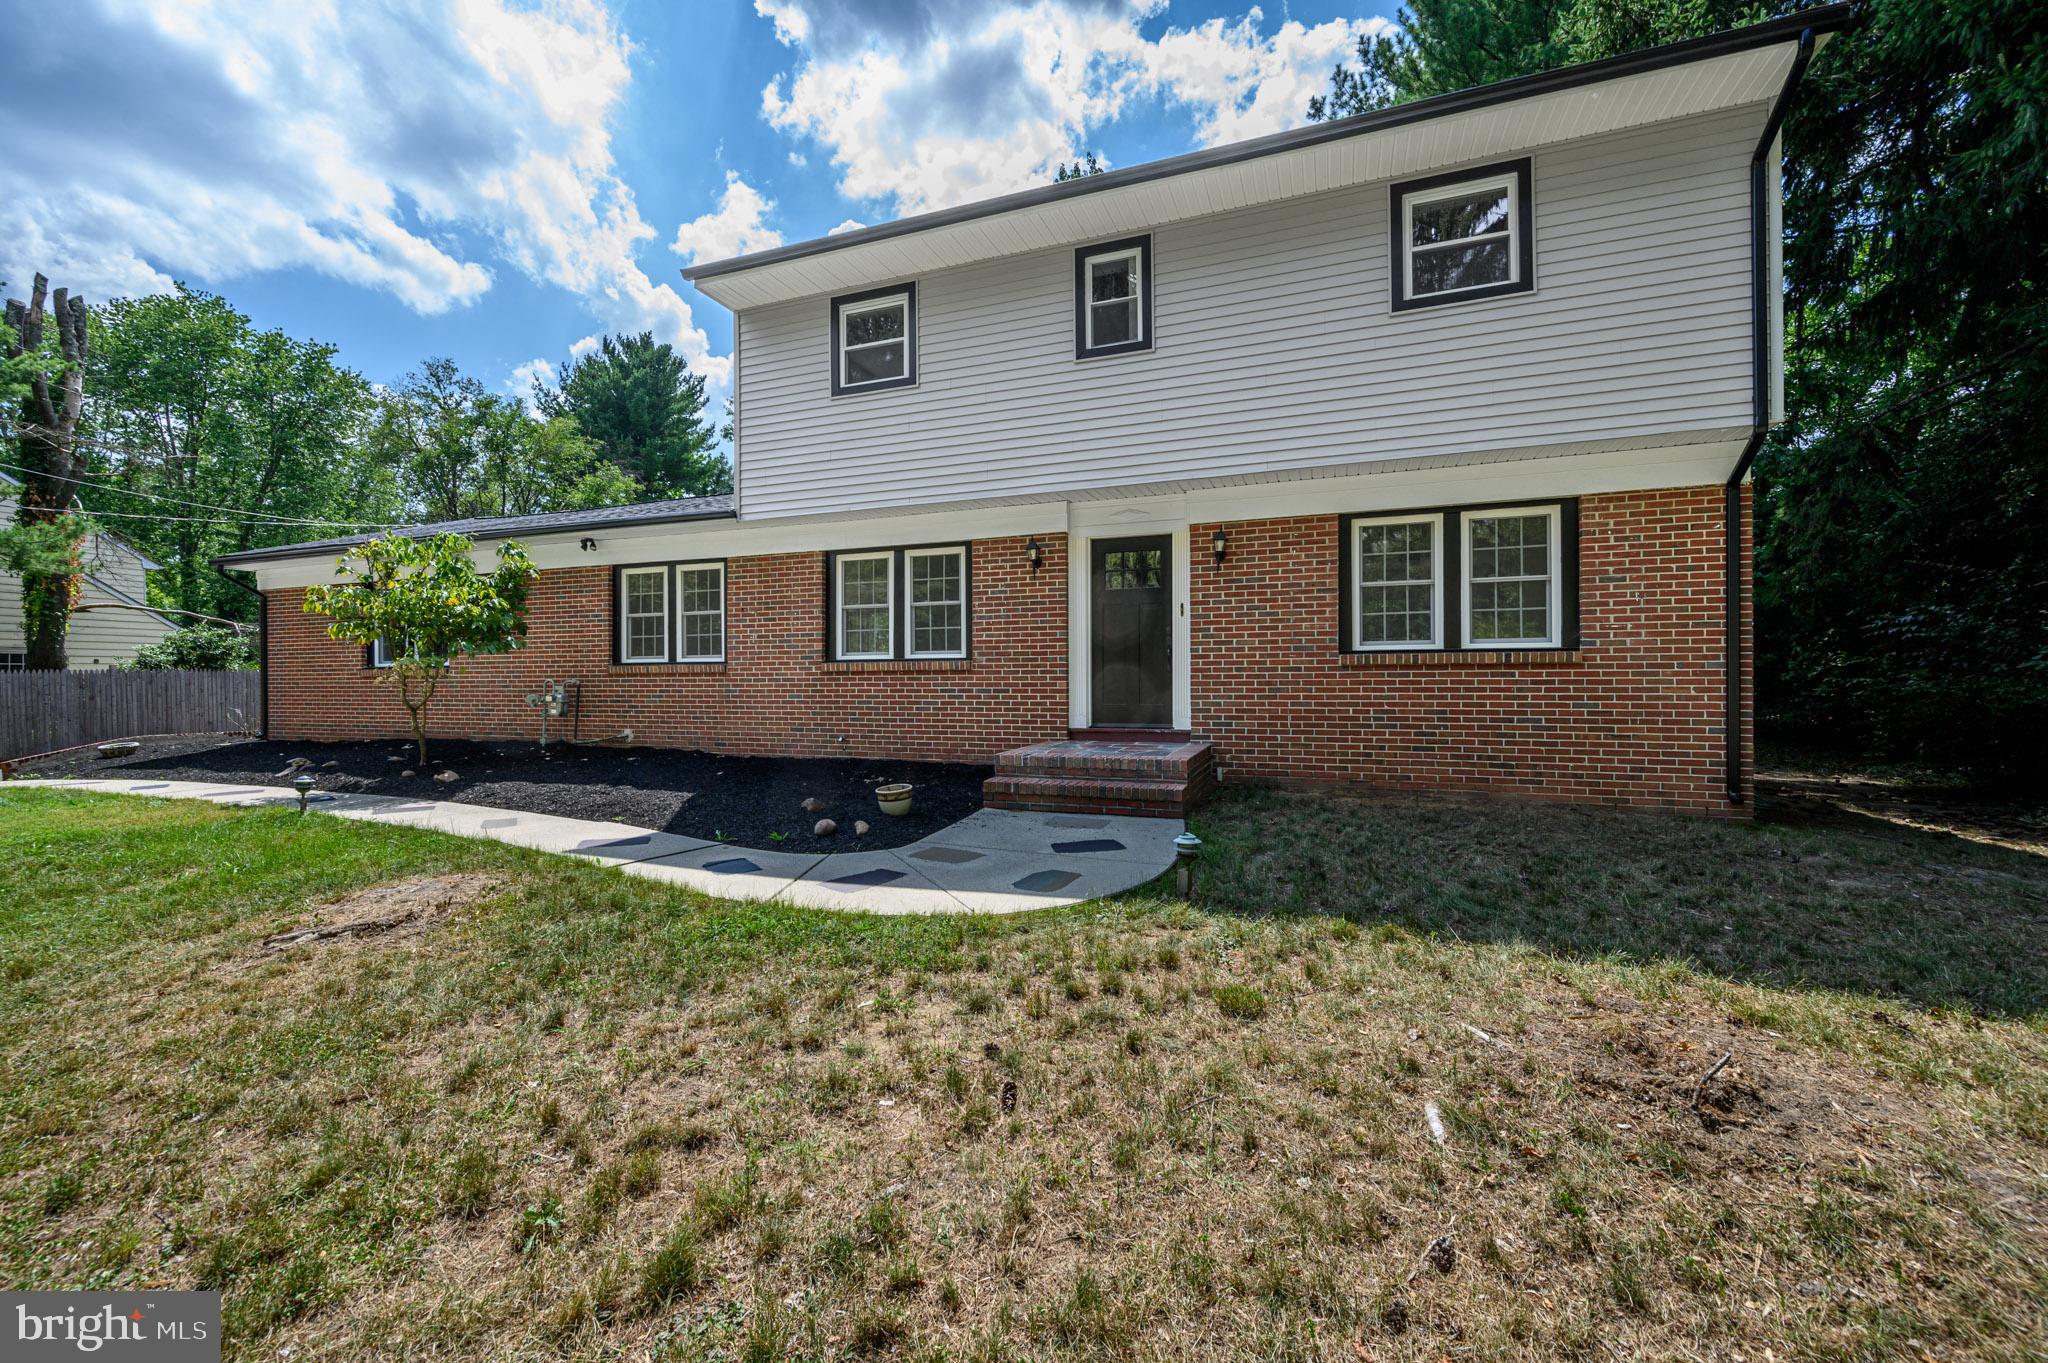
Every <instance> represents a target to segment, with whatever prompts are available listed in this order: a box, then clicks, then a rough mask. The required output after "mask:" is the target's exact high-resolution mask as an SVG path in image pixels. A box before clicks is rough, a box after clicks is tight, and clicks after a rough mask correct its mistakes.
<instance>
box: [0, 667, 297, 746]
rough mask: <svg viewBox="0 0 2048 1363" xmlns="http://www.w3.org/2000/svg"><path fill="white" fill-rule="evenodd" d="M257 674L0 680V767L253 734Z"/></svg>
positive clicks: (14, 676) (37, 675) (259, 714)
mask: <svg viewBox="0 0 2048 1363" xmlns="http://www.w3.org/2000/svg"><path fill="white" fill-rule="evenodd" d="M262 727H263V674H262V673H261V672H258V671H255V670H253V669H252V670H248V671H241V672H111V671H109V672H0V761H4V760H7V759H11V758H16V757H27V756H28V755H29V754H31V753H39V752H49V751H51V750H52V749H54V748H69V747H73V746H75V745H76V744H80V743H104V742H106V741H107V740H108V739H110V738H131V737H134V736H135V735H138V734H209V733H252V732H254V731H256V730H258V729H261V728H262Z"/></svg>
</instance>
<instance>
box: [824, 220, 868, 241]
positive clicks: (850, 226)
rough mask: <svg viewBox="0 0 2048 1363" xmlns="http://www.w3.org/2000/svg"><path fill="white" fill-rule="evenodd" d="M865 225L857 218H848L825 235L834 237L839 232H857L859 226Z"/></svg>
mask: <svg viewBox="0 0 2048 1363" xmlns="http://www.w3.org/2000/svg"><path fill="white" fill-rule="evenodd" d="M866 226H867V224H866V223H864V222H862V221H861V220H860V219H859V218H848V219H847V220H846V221H845V222H842V223H840V224H839V225H838V226H837V227H835V228H833V229H832V230H831V231H829V232H827V233H826V234H825V235H826V236H828V237H836V236H838V235H839V234H840V233H841V232H858V231H860V229H861V228H863V227H866Z"/></svg>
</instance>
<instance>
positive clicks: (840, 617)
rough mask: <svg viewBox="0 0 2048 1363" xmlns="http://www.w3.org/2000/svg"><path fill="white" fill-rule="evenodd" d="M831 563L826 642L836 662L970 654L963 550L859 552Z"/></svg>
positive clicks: (947, 547)
mask: <svg viewBox="0 0 2048 1363" xmlns="http://www.w3.org/2000/svg"><path fill="white" fill-rule="evenodd" d="M828 563H829V568H828V570H827V573H826V590H827V592H828V593H829V602H830V609H829V611H828V615H829V627H828V636H829V637H828V639H827V642H828V644H829V645H830V652H831V657H832V658H833V659H834V660H835V661H838V662H880V661H884V660H891V659H899V658H965V657H966V656H967V641H968V630H969V621H968V614H969V605H968V603H969V600H970V599H971V592H970V587H969V576H968V554H967V546H966V545H964V544H952V545H930V546H923V547H919V548H915V549H863V550H859V551H856V552H849V553H838V554H833V555H831V556H830V558H829V559H828Z"/></svg>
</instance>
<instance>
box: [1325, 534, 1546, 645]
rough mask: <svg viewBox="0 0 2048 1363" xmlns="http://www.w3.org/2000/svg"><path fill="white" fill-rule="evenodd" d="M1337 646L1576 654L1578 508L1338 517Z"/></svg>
mask: <svg viewBox="0 0 2048 1363" xmlns="http://www.w3.org/2000/svg"><path fill="white" fill-rule="evenodd" d="M1342 526H1343V536H1344V538H1343V541H1342V543H1343V561H1344V578H1345V580H1344V583H1343V600H1344V618H1343V631H1342V635H1343V646H1344V648H1345V649H1346V650H1348V651H1351V652H1356V653H1368V652H1385V651H1419V650H1427V649H1447V650H1467V649H1471V650H1484V649H1546V648H1576V647H1577V646H1578V644H1577V633H1578V621H1577V613H1578V506H1577V503H1575V502H1570V501H1565V502H1548V503H1539V504H1536V505H1531V506H1512V507H1453V508H1450V509H1447V510H1436V511H1414V512H1403V513H1401V514H1399V515H1370V516H1346V517H1344V518H1343V521H1342Z"/></svg>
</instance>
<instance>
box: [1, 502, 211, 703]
mask: <svg viewBox="0 0 2048 1363" xmlns="http://www.w3.org/2000/svg"><path fill="white" fill-rule="evenodd" d="M20 485H21V480H20V479H18V478H15V477H13V476H12V475H10V474H7V473H0V525H12V524H13V523H14V513H15V507H16V504H17V494H16V493H15V491H14V489H15V488H17V487H19V486H20ZM78 557H79V562H80V564H81V565H82V566H83V568H84V570H85V571H84V573H83V574H82V575H81V578H80V581H79V584H78V601H77V603H76V605H75V606H74V608H73V614H72V616H71V628H70V630H69V631H68V632H67V633H66V634H65V638H64V645H65V653H66V654H67V665H68V666H70V667H71V668H72V669H73V670H75V671H89V670H93V669H97V668H103V667H117V666H119V665H121V664H122V663H132V662H134V661H135V655H136V654H137V653H138V652H140V651H141V649H142V646H143V645H144V644H154V643H157V642H159V641H161V640H162V639H164V638H165V637H167V636H169V635H171V634H175V633H176V632H177V630H178V623H177V621H175V620H173V619H171V618H170V617H169V616H167V615H162V614H159V613H158V612H156V611H153V610H150V609H149V606H148V603H149V575H150V573H152V572H154V571H155V570H157V569H158V568H161V567H162V566H163V565H162V564H160V563H157V562H156V561H154V560H153V559H151V558H150V557H149V556H148V555H146V554H144V553H143V552H142V551H141V550H139V549H137V548H136V547H135V546H134V545H132V544H130V543H128V542H127V541H126V540H124V539H122V538H120V537H119V536H117V535H110V534H106V533H105V532H101V533H98V534H95V535H93V536H92V537H91V538H90V539H88V540H87V541H86V543H85V545H84V547H83V548H82V550H81V551H80V553H79V556H78ZM27 665H28V637H27V636H26V635H25V634H24V633H23V632H22V612H21V579H20V578H19V577H16V576H15V575H14V574H13V573H9V572H5V571H0V672H19V671H21V670H22V669H23V668H24V667H26V666H27Z"/></svg>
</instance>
